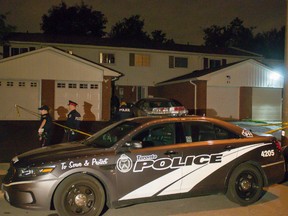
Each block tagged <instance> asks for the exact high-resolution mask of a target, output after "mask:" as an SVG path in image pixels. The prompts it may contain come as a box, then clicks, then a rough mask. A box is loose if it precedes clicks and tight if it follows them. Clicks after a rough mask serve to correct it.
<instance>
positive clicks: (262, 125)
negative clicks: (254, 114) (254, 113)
mask: <svg viewBox="0 0 288 216" xmlns="http://www.w3.org/2000/svg"><path fill="white" fill-rule="evenodd" d="M277 125H282V126H283V127H280V128H277V129H273V130H270V131H267V132H265V133H266V134H272V133H275V132H277V131H279V130H283V129H286V128H288V122H283V123H282V122H280V123H271V124H259V125H258V126H260V127H265V126H277ZM285 125H287V126H285Z"/></svg>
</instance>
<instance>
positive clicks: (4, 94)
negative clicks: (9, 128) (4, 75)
mask: <svg viewBox="0 0 288 216" xmlns="http://www.w3.org/2000/svg"><path fill="white" fill-rule="evenodd" d="M39 89H40V85H39V82H38V81H33V80H29V81H27V80H0V92H1V94H0V103H1V108H0V120H38V119H39V118H38V117H37V116H35V115H33V114H31V112H26V111H23V110H21V109H16V107H15V106H16V105H18V106H21V107H23V108H25V109H27V110H29V111H33V112H35V113H38V107H39V106H40V105H39V94H40V90H39ZM18 111H19V112H18Z"/></svg>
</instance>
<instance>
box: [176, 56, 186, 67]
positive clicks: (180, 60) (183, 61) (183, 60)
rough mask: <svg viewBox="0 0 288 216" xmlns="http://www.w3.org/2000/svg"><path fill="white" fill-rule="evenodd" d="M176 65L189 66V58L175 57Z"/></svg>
mask: <svg viewBox="0 0 288 216" xmlns="http://www.w3.org/2000/svg"><path fill="white" fill-rule="evenodd" d="M175 67H178V68H187V67H188V59H187V58H183V57H175Z"/></svg>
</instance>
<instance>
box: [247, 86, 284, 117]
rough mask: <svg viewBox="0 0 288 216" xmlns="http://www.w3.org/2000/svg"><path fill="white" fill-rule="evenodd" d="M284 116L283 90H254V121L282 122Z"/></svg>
mask: <svg viewBox="0 0 288 216" xmlns="http://www.w3.org/2000/svg"><path fill="white" fill-rule="evenodd" d="M281 116H282V89H276V88H253V93H252V119H254V120H265V121H280V120H281V118H282V117H281Z"/></svg>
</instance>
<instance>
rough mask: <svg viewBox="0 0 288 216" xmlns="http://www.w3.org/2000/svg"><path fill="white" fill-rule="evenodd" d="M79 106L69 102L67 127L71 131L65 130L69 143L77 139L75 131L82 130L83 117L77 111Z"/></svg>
mask: <svg viewBox="0 0 288 216" xmlns="http://www.w3.org/2000/svg"><path fill="white" fill-rule="evenodd" d="M77 105H78V104H77V103H76V102H74V101H71V100H69V103H68V107H69V113H68V118H67V121H66V126H67V127H68V128H69V129H67V130H65V132H66V134H67V140H68V142H72V141H75V140H76V139H77V132H75V131H74V130H79V128H80V118H81V115H80V113H79V112H77V110H76V106H77ZM71 129H74V130H71Z"/></svg>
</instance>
